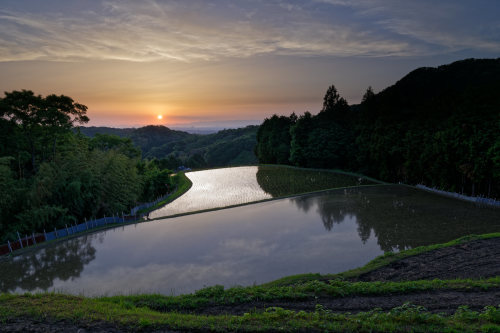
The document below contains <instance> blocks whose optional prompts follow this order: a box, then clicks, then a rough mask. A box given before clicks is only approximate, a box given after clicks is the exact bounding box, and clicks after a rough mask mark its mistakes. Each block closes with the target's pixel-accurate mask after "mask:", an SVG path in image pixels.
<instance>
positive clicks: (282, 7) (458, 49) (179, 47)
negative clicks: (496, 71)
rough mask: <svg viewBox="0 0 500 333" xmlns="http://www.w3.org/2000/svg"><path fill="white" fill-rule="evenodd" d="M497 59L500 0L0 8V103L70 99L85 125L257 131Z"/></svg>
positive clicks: (7, 0)
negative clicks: (19, 94) (13, 98)
mask: <svg viewBox="0 0 500 333" xmlns="http://www.w3.org/2000/svg"><path fill="white" fill-rule="evenodd" d="M499 56H500V1H499V0H474V1H472V0H440V1H435V0H413V1H410V0H350V1H349V0H310V1H283V0H267V1H264V0H262V1H260V0H251V1H250V0H248V1H240V0H220V1H197V0H192V1H191V0H180V1H166V0H165V1H163V0H143V1H136V0H60V1H56V0H44V1H39V0H0V78H1V79H0V92H2V95H0V96H3V92H5V91H7V92H10V91H13V90H21V89H27V90H32V91H34V92H35V93H36V94H41V95H43V96H45V95H48V94H53V93H55V94H58V95H59V94H63V95H67V96H70V97H72V98H73V99H74V100H75V101H77V102H79V103H81V104H84V105H86V106H88V116H89V118H90V122H89V124H88V125H91V126H111V127H138V126H144V125H148V124H153V125H165V126H169V127H175V126H215V125H217V124H219V125H221V126H224V127H240V126H244V125H247V124H259V123H261V122H262V121H263V119H264V118H266V117H270V116H272V115H273V114H280V115H281V114H283V115H288V114H290V113H291V112H296V113H297V114H302V113H303V112H305V111H310V112H311V113H313V114H315V113H317V112H318V111H319V110H320V109H321V105H322V98H323V96H324V94H325V92H326V90H327V88H328V87H329V86H330V85H332V84H333V85H335V86H336V88H337V89H338V91H339V93H340V95H341V96H343V97H344V98H346V99H347V101H348V102H349V103H350V104H356V103H359V102H360V100H361V97H362V96H363V94H364V92H365V91H366V89H367V87H368V86H372V87H373V89H374V91H375V92H378V91H381V90H382V89H384V88H386V87H388V86H390V85H392V84H394V83H395V82H396V81H397V80H399V79H400V78H402V77H403V76H404V75H406V74H407V73H408V72H410V71H412V70H414V69H416V68H418V67H422V66H427V67H431V66H432V67H435V66H439V65H442V64H446V63H450V62H453V61H456V60H460V59H465V58H497V57H499ZM159 115H161V116H162V119H158V116H159Z"/></svg>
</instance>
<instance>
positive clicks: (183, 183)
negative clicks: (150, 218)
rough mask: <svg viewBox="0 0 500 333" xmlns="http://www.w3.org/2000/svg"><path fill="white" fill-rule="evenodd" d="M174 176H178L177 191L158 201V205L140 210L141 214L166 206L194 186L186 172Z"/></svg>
mask: <svg viewBox="0 0 500 333" xmlns="http://www.w3.org/2000/svg"><path fill="white" fill-rule="evenodd" d="M174 177H176V178H177V179H176V182H177V188H176V190H175V192H174V193H172V194H171V195H169V196H168V198H166V199H165V200H163V201H160V202H158V203H157V204H156V205H154V206H151V207H149V208H144V209H141V210H140V211H139V212H138V213H139V214H144V213H147V212H151V211H153V210H156V209H158V208H161V207H163V206H165V205H166V204H168V203H170V202H172V201H174V200H175V199H177V198H178V197H180V196H181V195H183V194H184V193H186V192H187V191H188V190H189V189H190V188H191V186H193V183H192V182H191V180H189V178H188V177H187V176H186V175H185V174H184V172H179V173H177V174H176V175H175V176H174Z"/></svg>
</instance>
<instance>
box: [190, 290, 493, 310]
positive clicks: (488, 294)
mask: <svg viewBox="0 0 500 333" xmlns="http://www.w3.org/2000/svg"><path fill="white" fill-rule="evenodd" d="M406 302H411V303H412V304H414V305H421V306H424V307H425V308H426V309H427V310H428V311H429V312H433V313H447V314H452V313H454V312H455V310H456V309H457V308H458V307H459V306H461V305H467V306H469V307H470V308H471V309H472V310H481V309H483V308H484V307H485V306H487V305H497V304H499V303H500V289H495V290H493V289H490V290H488V291H481V290H474V291H453V290H451V291H450V290H442V291H441V290H433V291H430V292H418V293H411V294H404V295H397V294H393V295H383V296H349V297H342V298H327V297H321V298H318V299H311V300H306V301H299V302H252V303H246V304H239V305H231V306H226V305H225V306H211V307H207V308H205V309H202V310H201V311H197V313H201V314H211V315H217V314H222V313H230V314H234V315H242V314H244V313H245V312H250V311H252V310H255V309H257V310H258V309H265V308H268V307H273V306H276V307H280V308H284V309H289V310H296V311H300V310H304V311H314V310H315V308H316V305H317V304H320V305H322V306H323V308H324V309H325V310H330V311H332V312H337V313H344V312H351V313H357V312H364V311H370V310H373V309H375V308H380V309H382V310H390V309H392V308H395V307H397V306H401V305H403V304H404V303H406Z"/></svg>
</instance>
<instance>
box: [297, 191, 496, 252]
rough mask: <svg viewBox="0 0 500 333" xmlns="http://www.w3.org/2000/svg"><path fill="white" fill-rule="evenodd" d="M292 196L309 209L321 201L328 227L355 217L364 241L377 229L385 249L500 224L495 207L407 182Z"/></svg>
mask: <svg viewBox="0 0 500 333" xmlns="http://www.w3.org/2000/svg"><path fill="white" fill-rule="evenodd" d="M291 201H292V202H294V203H295V204H296V205H297V207H299V208H300V209H302V210H304V211H305V212H308V211H309V210H311V209H312V207H313V206H316V207H317V212H318V214H319V215H320V216H321V219H322V221H323V224H324V226H325V229H326V230H328V231H331V230H332V229H334V225H335V224H340V223H342V222H344V221H345V220H346V219H347V218H354V219H355V220H356V223H357V232H358V235H359V237H360V238H361V240H362V241H363V242H366V241H367V240H368V239H369V238H370V234H371V232H372V231H373V234H374V235H375V237H376V238H377V242H378V244H379V245H380V247H381V249H382V250H383V251H392V250H395V249H397V250H403V249H406V248H413V247H417V246H421V245H428V244H435V243H442V242H447V241H450V240H452V239H456V238H459V237H462V236H464V235H468V234H471V233H487V232H494V231H496V230H498V228H499V227H500V220H499V219H498V212H497V211H495V210H494V209H478V208H474V207H473V206H471V205H467V204H465V203H463V202H460V201H457V200H453V199H448V198H443V197H439V196H436V195H430V194H428V193H425V192H423V191H419V190H416V189H412V188H408V187H404V186H380V187H370V188H358V189H346V190H342V191H332V193H331V194H328V195H320V196H305V197H298V198H294V199H291Z"/></svg>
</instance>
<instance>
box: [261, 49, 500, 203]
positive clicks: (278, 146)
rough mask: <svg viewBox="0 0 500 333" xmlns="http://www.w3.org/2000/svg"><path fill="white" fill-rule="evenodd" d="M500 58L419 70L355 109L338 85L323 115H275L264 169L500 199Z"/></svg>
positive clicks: (266, 130)
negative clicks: (282, 167)
mask: <svg viewBox="0 0 500 333" xmlns="http://www.w3.org/2000/svg"><path fill="white" fill-rule="evenodd" d="M499 91H500V58H499V59H467V60H463V61H458V62H454V63H452V64H449V65H443V66H439V67H437V68H419V69H416V70H414V71H412V72H411V73H409V74H408V75H406V76H405V77H403V78H402V79H401V80H399V81H398V82H396V84H394V85H393V86H390V87H388V88H386V89H384V90H383V91H381V92H379V93H377V94H375V93H374V92H373V91H372V90H371V88H369V89H368V90H367V91H366V93H365V95H364V97H363V101H362V103H361V104H360V105H353V106H349V105H348V104H347V102H346V101H345V100H344V99H343V98H341V97H340V95H339V94H338V92H337V90H336V89H335V87H334V86H331V87H330V88H329V89H328V91H327V93H326V95H325V98H324V103H323V108H322V110H321V111H320V112H319V113H318V114H317V115H311V114H310V113H307V112H306V113H305V114H304V115H301V116H300V117H297V116H296V115H295V114H292V115H291V116H290V117H283V116H281V117H278V116H273V117H271V118H269V119H266V120H265V121H264V122H263V124H262V125H261V127H260V129H259V132H258V134H257V141H258V144H257V148H256V151H257V154H258V158H259V161H260V162H262V163H289V164H293V165H299V166H306V167H322V168H341V169H348V170H355V171H358V172H362V173H365V174H367V175H370V176H373V177H376V178H379V179H382V180H386V181H390V182H405V183H409V184H417V183H421V184H425V185H428V186H434V187H438V188H442V189H446V190H450V191H456V192H463V193H467V194H472V195H485V196H489V197H497V198H498V197H499V196H500V98H499V95H498V92H499Z"/></svg>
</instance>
